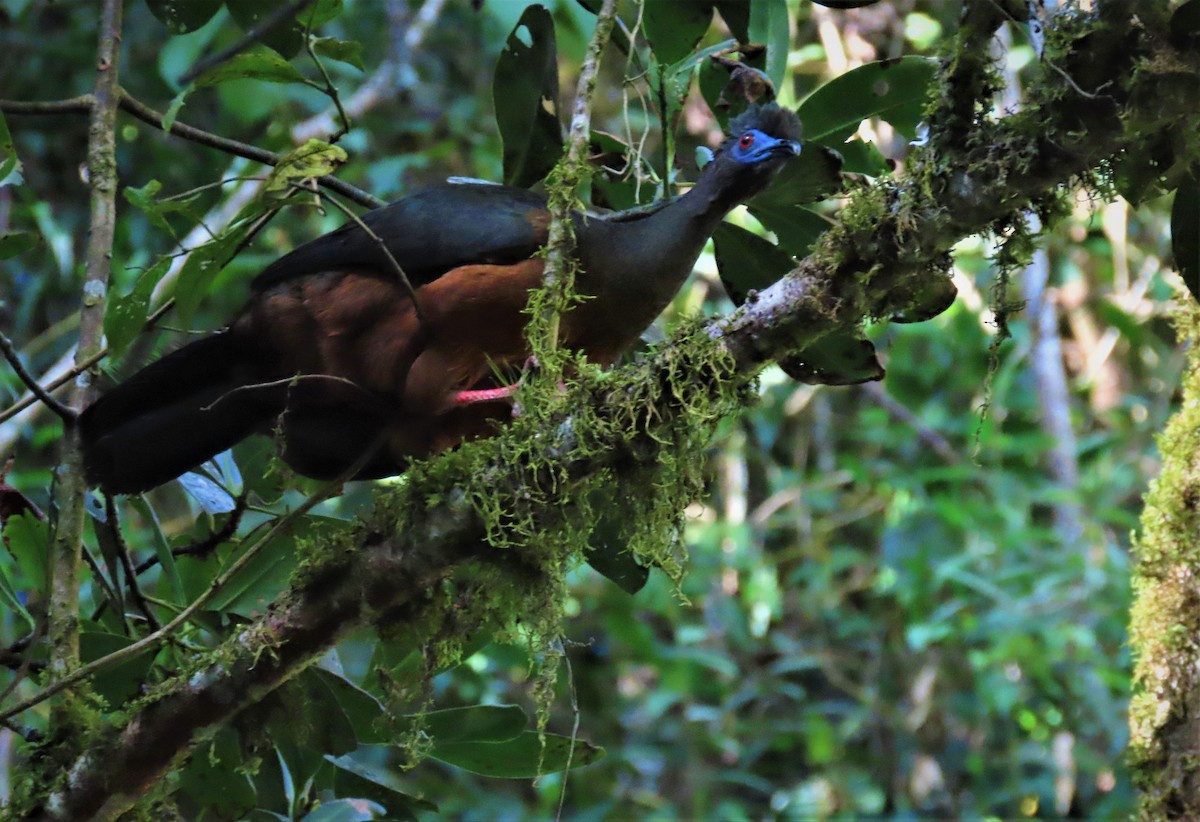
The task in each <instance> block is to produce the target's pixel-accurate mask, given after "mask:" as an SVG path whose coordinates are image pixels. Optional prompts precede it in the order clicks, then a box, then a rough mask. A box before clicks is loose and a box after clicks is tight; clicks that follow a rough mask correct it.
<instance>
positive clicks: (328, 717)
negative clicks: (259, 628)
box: [268, 668, 358, 773]
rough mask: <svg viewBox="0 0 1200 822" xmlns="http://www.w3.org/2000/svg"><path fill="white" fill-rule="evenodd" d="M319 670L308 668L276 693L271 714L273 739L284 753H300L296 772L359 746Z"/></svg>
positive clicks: (351, 725)
mask: <svg viewBox="0 0 1200 822" xmlns="http://www.w3.org/2000/svg"><path fill="white" fill-rule="evenodd" d="M317 670H318V669H316V668H307V669H305V670H304V671H302V672H301V673H300V675H299V676H297V677H295V678H293V679H292V680H290V681H289V682H288V683H287V684H286V685H284V686H283V687H282V688H280V689H279V690H278V691H276V695H277V704H276V705H274V706H272V709H271V710H270V712H269V714H268V715H269V717H270V719H269V726H270V729H271V736H272V737H273V738H274V739H275V740H276V742H278V743H279V744H280V745H281V747H282V748H283V750H284V751H285V753H286V752H288V751H292V752H293V753H297V754H299V756H298V758H297V760H296V761H297V762H299V763H300V765H299V766H298V770H297V773H303V772H304V771H305V767H309V768H311V767H312V761H319V759H320V757H323V756H325V755H326V754H332V755H334V756H342V755H344V754H348V753H350V752H351V751H353V750H354V749H355V748H357V747H358V739H357V737H356V735H355V732H354V727H353V723H351V721H350V718H349V717H347V716H346V713H345V711H343V710H342V707H341V705H340V704H339V703H338V700H337V697H336V696H335V695H334V693H333V691H332V690H330V688H329V687H328V686H327V684H326V682H327V680H326V677H323V676H321V675H320V674H319V673H317ZM308 760H312V761H308Z"/></svg>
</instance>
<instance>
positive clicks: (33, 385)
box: [0, 331, 78, 422]
mask: <svg viewBox="0 0 1200 822" xmlns="http://www.w3.org/2000/svg"><path fill="white" fill-rule="evenodd" d="M0 352H3V354H4V358H5V359H6V360H8V364H9V365H10V366H12V370H13V371H14V372H15V373H16V375H17V377H18V378H19V379H20V380H21V382H23V383H25V387H26V388H28V389H29V391H30V392H31V393H32V394H33V395H34V396H35V397H36V398H37V399H39V400H41V401H42V403H43V404H44V405H45V406H46V407H47V408H49V409H50V410H51V411H53V412H54V413H55V414H57V415H58V417H59V418H60V419H62V421H63V422H74V420H75V417H76V416H77V415H78V412H76V411H75V409H74V408H71V407H70V406H67V405H63V404H62V403H61V402H59V401H58V400H56V399H55V398H54V397H52V396H50V393H49V392H48V391H46V390H45V389H44V388H42V387H41V386H40V385H38V381H37V380H36V379H34V377H33V375H32V374H30V373H29V371H28V370H26V368H25V364H24V363H22V362H21V357H20V355H19V354H18V353H17V349H16V348H15V347H14V346H13V342H12V340H10V339H9V338H8V336H7V335H5V334H4V332H3V331H0ZM0 422H3V420H0Z"/></svg>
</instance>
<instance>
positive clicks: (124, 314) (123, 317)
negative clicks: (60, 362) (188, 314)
mask: <svg viewBox="0 0 1200 822" xmlns="http://www.w3.org/2000/svg"><path fill="white" fill-rule="evenodd" d="M170 267H171V259H170V258H169V257H163V258H162V259H160V260H159V261H158V262H157V263H155V264H154V265H153V266H151V267H150V268H148V269H146V270H145V271H143V272H142V274H141V276H139V277H138V278H137V282H135V283H134V284H133V288H132V289H131V290H130V292H129V293H128V294H110V295H109V300H108V307H107V308H105V309H104V338H105V339H106V340H107V341H108V353H109V356H111V357H114V358H115V357H119V356H121V355H122V354H124V353H125V349H127V348H128V347H129V344H130V343H131V342H133V341H134V340H135V339H137V335H138V334H140V333H141V331H142V327H143V326H145V324H146V315H147V314H148V313H149V310H150V297H151V296H152V295H153V294H154V287H155V286H156V285H158V282H159V280H161V279H162V278H163V275H164V274H166V273H167V271H168V269H170Z"/></svg>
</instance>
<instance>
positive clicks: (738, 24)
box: [716, 0, 750, 43]
mask: <svg viewBox="0 0 1200 822" xmlns="http://www.w3.org/2000/svg"><path fill="white" fill-rule="evenodd" d="M716 5H717V11H718V12H720V14H721V19H722V20H724V21H725V25H726V26H728V27H729V33H730V34H732V35H733V36H734V39H736V40H737V41H738V42H739V43H749V42H750V4H749V3H747V2H746V0H717V4H716Z"/></svg>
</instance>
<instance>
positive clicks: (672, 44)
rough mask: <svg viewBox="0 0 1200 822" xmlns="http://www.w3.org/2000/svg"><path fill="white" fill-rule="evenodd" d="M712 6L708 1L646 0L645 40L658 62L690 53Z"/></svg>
mask: <svg viewBox="0 0 1200 822" xmlns="http://www.w3.org/2000/svg"><path fill="white" fill-rule="evenodd" d="M712 6H713V4H712V0H646V4H645V11H644V17H643V24H644V25H645V32H646V39H647V40H648V41H649V42H650V48H651V49H652V50H653V51H654V56H655V57H657V58H658V60H659V62H660V63H662V64H664V65H670V64H671V63H675V62H678V61H680V60H682V59H683V58H685V57H687V56H688V55H689V54H691V53H692V49H694V48H695V47H696V44H697V43H699V42H700V39H701V38H702V37H704V34H705V32H707V31H708V26H709V24H710V23H711V22H712Z"/></svg>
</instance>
